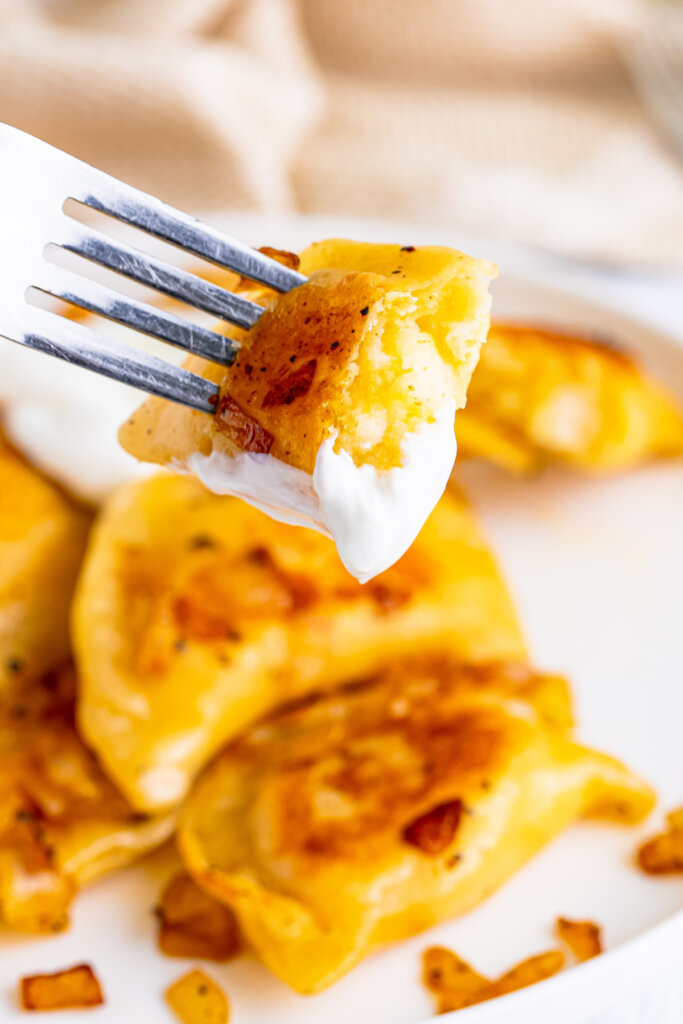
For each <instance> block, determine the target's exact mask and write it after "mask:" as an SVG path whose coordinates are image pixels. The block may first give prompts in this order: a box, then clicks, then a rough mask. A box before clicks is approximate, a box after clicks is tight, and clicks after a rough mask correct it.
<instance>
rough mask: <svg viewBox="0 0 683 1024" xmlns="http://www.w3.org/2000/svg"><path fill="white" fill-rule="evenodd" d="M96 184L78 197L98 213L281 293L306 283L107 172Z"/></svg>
mask: <svg viewBox="0 0 683 1024" xmlns="http://www.w3.org/2000/svg"><path fill="white" fill-rule="evenodd" d="M93 180H96V187H95V188H94V189H92V188H86V189H85V190H84V191H82V192H81V193H80V194H79V195H74V196H73V198H74V199H77V200H79V201H80V202H82V203H85V204H86V205H87V206H90V207H91V208H92V209H93V210H99V211H100V212H101V213H106V214H109V215H110V216H111V217H115V218H116V219H117V220H120V221H123V222H124V223H126V224H131V225H133V226H134V227H136V228H140V229H141V230H142V231H146V232H148V233H149V234H151V235H154V236H155V237H156V238H161V239H163V240H164V241H166V242H171V243H172V244H173V245H177V246H180V248H181V249H185V250H187V251H188V252H191V253H194V254H195V255H196V256H201V257H203V258H204V259H207V260H209V261H210V262H212V263H216V264H218V266H221V267H227V268H228V269H229V270H234V271H236V272H237V273H238V274H243V275H244V276H245V277H248V278H250V279H251V280H254V281H260V282H261V283H262V284H265V285H268V286H269V287H271V288H274V289H275V290H276V291H280V292H288V291H290V289H292V288H296V287H297V285H300V284H304V282H305V281H306V277H305V276H304V275H303V274H300V273H298V271H296V270H291V269H290V268H289V267H285V266H283V265H282V264H281V263H278V262H277V260H273V259H271V258H270V257H269V256H264V255H263V253H260V252H258V251H257V250H256V249H251V248H249V246H247V245H243V244H242V243H241V242H238V241H237V240H236V239H234V238H231V237H230V236H229V235H224V234H222V233H221V232H220V231H216V230H215V229H214V228H211V227H209V226H208V225H207V224H203V223H202V222H201V221H199V220H197V219H196V218H195V217H190V216H189V215H188V214H186V213H182V212H181V211H180V210H176V209H174V207H172V206H168V205H167V204H166V203H162V202H161V200H159V199H156V198H155V197H154V196H150V195H147V194H146V193H145V192H140V191H139V190H138V189H135V188H133V187H132V186H130V185H125V184H124V183H123V182H120V181H118V180H117V179H116V178H112V177H111V176H110V175H108V174H105V173H104V172H101V171H100V172H97V179H93Z"/></svg>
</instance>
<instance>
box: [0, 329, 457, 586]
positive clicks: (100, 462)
mask: <svg viewBox="0 0 683 1024" xmlns="http://www.w3.org/2000/svg"><path fill="white" fill-rule="evenodd" d="M139 403H140V393H139V392H138V391H135V390H134V389H133V388H128V387H125V386H124V385H122V384H117V383H116V382H114V381H111V380H107V379H106V378H104V377H98V376H97V375H96V374H92V373H88V372H87V371H85V370H82V369H80V368H79V367H75V366H71V365H69V364H68V363H64V362H61V361H60V360H57V359H49V358H48V357H46V356H44V355H42V354H41V353H39V352H33V351H31V350H30V349H25V348H22V347H21V346H19V345H14V344H12V343H11V342H9V341H7V342H2V345H1V347H0V406H1V408H2V417H3V419H2V425H3V430H4V432H5V433H6V434H7V436H8V437H9V439H10V440H11V441H12V442H13V443H14V444H15V445H16V446H17V448H19V449H20V450H21V451H23V452H24V453H25V454H26V455H27V456H28V458H29V459H30V460H31V462H33V463H34V464H35V465H36V466H38V467H39V468H40V469H42V470H44V471H45V472H46V473H48V474H49V475H50V476H52V477H53V478H54V479H56V480H58V481H59V482H60V483H62V484H64V485H65V486H66V487H67V488H68V489H69V490H70V491H71V492H72V493H74V494H76V495H79V496H80V497H82V498H85V499H87V500H89V501H93V502H101V501H103V500H104V499H105V498H106V497H107V496H108V495H109V494H110V493H111V492H112V491H113V490H114V489H115V488H116V487H118V486H119V485H121V484H123V483H126V482H127V481H129V480H132V479H135V478H136V477H137V478H139V477H141V476H148V475H150V474H152V473H154V472H157V471H158V467H157V466H152V465H147V464H145V463H139V462H138V461H137V460H136V459H134V458H133V457H132V456H131V455H129V454H128V453H127V452H125V451H124V450H123V449H122V448H121V447H120V446H119V444H118V440H117V434H118V429H119V427H120V425H121V424H122V423H123V422H124V421H125V420H126V419H127V418H128V417H129V416H130V414H131V413H132V412H133V411H134V410H135V409H136V408H137V406H138V405H139ZM454 418H455V404H454V403H453V402H451V403H449V404H447V405H446V406H444V407H443V408H442V409H441V410H440V412H439V413H438V415H437V417H436V419H435V421H434V422H433V423H425V424H422V426H420V427H419V429H417V430H415V431H413V432H411V433H409V434H408V435H406V437H405V439H404V443H403V462H402V464H401V466H399V467H397V468H395V469H392V470H390V471H388V472H384V473H382V472H378V471H377V470H376V469H375V468H374V467H373V466H370V465H363V466H357V465H356V464H355V463H354V462H353V460H352V459H351V457H350V455H349V454H348V453H347V452H345V451H340V452H335V451H334V438H332V437H330V438H328V439H327V440H326V441H325V442H324V443H323V444H322V445H321V447H320V450H319V452H318V456H317V458H316V463H315V469H314V471H313V474H308V473H304V472H302V470H300V469H295V468H294V467H293V466H289V465H287V464H286V463H284V462H281V461H280V460H279V459H276V458H274V457H273V456H271V455H258V454H251V453H247V452H243V453H240V454H239V455H236V456H233V457H231V456H228V455H224V454H221V453H218V452H216V453H213V454H212V455H209V456H205V455H201V454H200V453H199V452H197V453H195V454H193V455H192V456H191V457H190V459H189V460H188V461H187V462H186V463H185V464H183V465H179V464H176V465H175V466H174V468H175V469H177V470H180V471H181V472H185V473H193V474H195V475H196V476H197V477H199V479H200V480H201V481H202V482H203V483H204V484H205V485H206V486H207V487H208V488H209V489H210V490H212V491H214V492H215V493H216V494H235V495H237V496H238V497H240V498H243V499H244V500H245V501H247V502H249V504H251V505H254V506H255V507H256V508H259V509H262V510H263V511H264V512H267V513H268V514H269V515H270V516H272V517H273V518H274V519H279V520H281V521H282V522H286V523H292V524H294V525H297V526H307V527H310V528H312V529H315V530H318V531H319V532H321V533H324V534H325V535H326V536H328V537H331V538H332V539H333V540H334V541H335V543H336V545H337V550H338V551H339V555H340V557H341V559H342V561H343V563H344V565H345V566H346V568H347V569H348V570H349V572H350V573H351V574H352V575H353V576H355V577H356V578H357V579H359V580H360V581H361V582H366V581H367V580H369V579H372V577H373V576H376V575H377V574H378V573H380V572H383V571H384V569H387V568H388V567H389V566H390V565H393V563H394V562H395V561H397V559H399V558H400V557H401V555H402V554H404V552H405V551H406V550H407V549H408V548H409V547H410V545H411V544H412V542H413V540H414V539H415V537H416V536H417V534H418V533H419V531H420V529H421V527H422V525H423V523H424V521H425V519H426V518H427V516H428V515H429V513H430V512H431V510H432V509H433V507H434V506H435V505H436V503H437V501H438V500H439V498H440V497H441V495H442V493H443V491H444V489H445V487H446V483H447V481H448V477H449V475H450V472H451V469H452V467H453V463H454V461H455V454H456V442H455V433H454V429H453V426H454Z"/></svg>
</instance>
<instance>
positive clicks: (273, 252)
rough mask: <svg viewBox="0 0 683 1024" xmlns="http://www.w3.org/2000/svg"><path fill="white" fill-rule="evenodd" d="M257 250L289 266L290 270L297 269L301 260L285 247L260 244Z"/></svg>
mask: <svg viewBox="0 0 683 1024" xmlns="http://www.w3.org/2000/svg"><path fill="white" fill-rule="evenodd" d="M259 252H261V253H263V255H264V256H270V258H271V260H277V262H278V263H282V265H283V266H284V267H289V269H290V270H298V269H299V264H300V263H301V260H300V259H299V257H298V256H297V254H296V253H295V252H287V250H286V249H273V248H271V246H269V245H262V246H261V248H260V249H259Z"/></svg>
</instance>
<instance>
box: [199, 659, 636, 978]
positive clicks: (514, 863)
mask: <svg viewBox="0 0 683 1024" xmlns="http://www.w3.org/2000/svg"><path fill="white" fill-rule="evenodd" d="M570 723H571V709H570V706H569V694H568V689H567V686H566V684H565V682H564V681H563V680H562V679H560V678H558V677H553V676H544V675H539V674H536V673H533V672H532V671H531V670H529V669H527V668H522V667H519V666H508V667H506V666H503V665H494V664H489V665H482V666H462V665H460V664H458V663H457V661H456V660H455V659H454V658H453V656H452V654H423V655H418V656H412V657H407V656H406V657H404V658H399V659H396V660H395V662H394V663H393V664H390V665H388V666H387V667H385V668H384V669H383V670H382V671H381V672H379V673H377V674H376V675H375V676H371V677H370V678H368V677H365V678H364V679H361V680H357V681H355V682H354V683H353V684H351V685H348V686H346V687H342V688H340V689H338V690H337V691H336V692H334V693H332V694H329V695H327V696H321V697H318V698H313V699H310V700H308V701H304V702H302V703H299V704H297V705H295V706H293V707H292V708H290V709H285V710H283V711H281V712H280V713H278V714H275V715H274V716H272V717H270V718H268V719H267V720H265V721H264V722H262V723H260V724H257V725H256V726H254V727H253V729H252V730H251V731H249V732H247V733H246V735H244V736H243V737H241V738H240V739H238V740H237V741H236V742H235V743H234V744H232V745H231V746H229V747H228V748H227V749H226V750H225V751H224V752H223V753H222V754H221V755H220V756H219V757H218V758H217V759H216V761H215V762H214V763H213V764H212V765H211V766H210V767H209V768H208V769H207V771H206V772H205V774H204V775H203V776H202V778H201V779H200V781H199V782H198V784H197V786H196V788H195V790H194V791H193V793H192V794H191V796H190V798H189V802H188V804H187V806H186V809H185V811H184V812H183V814H182V817H181V825H180V833H179V844H180V850H181V855H182V856H183V859H184V861H185V864H186V866H187V868H188V870H190V872H191V873H192V874H193V875H194V877H195V878H196V880H197V881H198V882H199V883H200V884H201V885H202V886H203V887H204V888H205V889H207V891H208V892H210V893H211V894H212V895H214V896H216V897H218V898H219V899H222V900H223V901H225V902H226V903H227V904H228V905H229V906H230V907H231V908H232V909H233V911H234V912H235V913H236V915H237V917H238V919H239V922H240V926H241V928H242V929H243V931H244V934H245V936H246V938H247V940H248V941H249V943H250V944H251V945H252V946H253V948H254V949H255V951H256V953H257V954H258V956H259V957H260V958H261V960H262V961H263V962H264V963H265V964H266V965H267V966H268V967H270V968H271V969H272V970H273V971H274V972H275V973H276V974H278V975H279V976H280V977H281V978H283V979H284V980H285V981H287V982H288V983H289V984H290V985H292V986H293V987H294V988H295V989H297V990H299V991H301V992H314V991H316V990H318V989H321V988H323V987H325V986H327V985H329V984H331V983H332V982H333V981H335V980H336V979H337V978H339V977H340V976H341V975H342V974H344V973H345V972H346V971H348V970H349V968H351V967H352V966H353V965H354V964H355V963H357V962H358V961H359V960H360V959H362V958H363V957H364V956H365V954H366V953H367V952H368V950H369V949H370V948H371V947H373V946H374V945H376V944H378V943H383V942H388V941H395V940H398V939H402V938H404V937H406V936H408V935H411V934H413V933H415V932H418V931H420V930H422V929H424V928H427V927H429V926H430V925H433V924H435V923H436V922H438V921H441V920H443V919H445V918H449V917H452V916H454V915H457V914H461V913H463V912H465V911H467V910H468V909H470V908H471V907H473V906H475V905H476V904H477V903H479V902H480V901H481V900H482V899H484V898H485V897H486V896H488V895H489V894H490V893H491V892H492V891H493V890H494V889H496V888H497V887H498V886H499V885H500V884H501V883H502V882H503V881H504V880H505V879H506V878H507V877H508V876H509V875H510V874H511V873H512V872H513V871H515V870H516V869H517V868H518V867H520V865H522V864H523V863H525V861H527V860H528V859H529V858H530V857H531V856H533V854H534V853H536V851H537V850H538V849H539V848H540V847H541V846H543V844H544V843H546V842H547V841H548V840H550V839H551V838H552V837H553V836H555V835H557V833H558V832H560V831H561V830H562V829H564V828H565V827H566V826H567V825H569V824H570V823H571V822H572V821H574V820H575V819H576V818H579V817H581V816H583V815H594V816H597V817H605V818H612V819H615V820H617V821H620V822H624V823H628V822H635V821H638V820H640V819H641V818H642V817H643V816H644V815H645V814H646V813H647V812H648V811H649V810H650V808H651V807H652V803H653V794H652V792H651V790H650V789H649V787H647V786H646V785H645V784H644V783H643V782H641V781H640V780H639V779H638V778H636V777H635V776H634V775H633V774H631V772H630V771H629V770H628V769H627V768H625V767H624V766H623V765H622V764H620V763H619V762H618V761H616V760H614V759H613V758H610V757H607V756H605V755H603V754H601V753H598V752H597V751H594V750H590V749H588V748H586V747H584V746H581V745H579V744H577V743H575V742H574V741H573V740H572V739H571V737H570V734H569V727H570Z"/></svg>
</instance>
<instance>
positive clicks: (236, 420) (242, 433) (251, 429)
mask: <svg viewBox="0 0 683 1024" xmlns="http://www.w3.org/2000/svg"><path fill="white" fill-rule="evenodd" d="M214 419H215V423H216V427H217V428H218V430H220V432H221V433H222V434H225V435H226V437H229V438H230V440H231V441H232V443H233V444H234V445H236V446H237V447H238V448H241V449H242V451H244V452H260V453H263V454H265V453H266V452H269V451H270V449H271V448H272V447H273V441H274V440H275V439H274V437H273V435H272V434H271V433H270V432H269V431H267V430H265V429H264V428H263V427H262V426H261V424H260V423H259V422H258V421H257V420H255V419H254V417H253V416H250V415H249V413H248V412H245V411H244V409H242V408H241V406H239V405H238V404H237V402H236V401H235V399H234V398H231V397H230V395H228V394H225V395H221V397H220V400H219V402H218V408H217V409H216V414H215V416H214Z"/></svg>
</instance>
